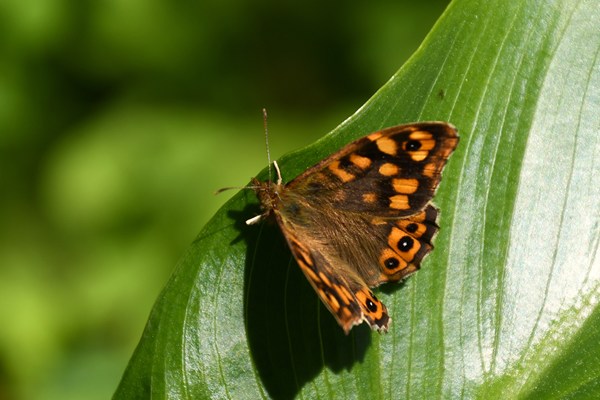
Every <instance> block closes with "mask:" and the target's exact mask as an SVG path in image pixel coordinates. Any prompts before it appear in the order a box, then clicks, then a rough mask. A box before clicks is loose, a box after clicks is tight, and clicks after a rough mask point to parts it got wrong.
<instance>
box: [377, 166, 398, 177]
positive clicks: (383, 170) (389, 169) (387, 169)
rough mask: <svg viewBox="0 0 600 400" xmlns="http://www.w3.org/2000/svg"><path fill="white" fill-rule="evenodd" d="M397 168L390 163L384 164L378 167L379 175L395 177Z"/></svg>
mask: <svg viewBox="0 0 600 400" xmlns="http://www.w3.org/2000/svg"><path fill="white" fill-rule="evenodd" d="M398 171H399V168H398V166H397V165H395V164H392V163H385V164H382V165H381V167H379V173H380V174H381V175H383V176H393V175H397V174H398Z"/></svg>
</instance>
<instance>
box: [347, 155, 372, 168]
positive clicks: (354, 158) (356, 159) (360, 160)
mask: <svg viewBox="0 0 600 400" xmlns="http://www.w3.org/2000/svg"><path fill="white" fill-rule="evenodd" d="M350 162H351V163H352V164H354V165H356V166H357V167H358V168H360V169H367V168H369V167H370V166H371V159H370V158H367V157H363V156H359V155H358V154H350Z"/></svg>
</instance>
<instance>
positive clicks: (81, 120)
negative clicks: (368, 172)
mask: <svg viewBox="0 0 600 400" xmlns="http://www.w3.org/2000/svg"><path fill="white" fill-rule="evenodd" d="M447 3H448V1H447V0H431V1H425V2H414V1H409V0H402V1H390V0H376V1H371V2H321V1H315V0H306V1H303V2H278V1H254V2H249V1H241V0H232V1H228V2H224V1H222V0H208V1H207V0H204V1H187V0H178V1H173V0H128V1H126V0H104V1H91V0H73V1H68V0H3V1H2V2H0V184H1V185H2V191H1V195H0V218H1V221H2V222H1V224H0V317H1V320H2V328H0V399H82V398H85V399H105V398H108V397H110V395H111V394H112V392H113V391H114V389H115V388H116V386H117V383H118V381H119V379H120V376H121V374H122V372H123V371H124V369H125V366H126V364H127V361H128V359H129V357H130V355H131V354H132V352H133V349H134V348H135V345H136V343H137V341H138V339H139V336H140V334H141V332H142V330H143V327H144V324H145V321H146V318H147V316H148V314H149V312H150V310H151V307H152V304H153V302H154V300H155V298H156V297H157V295H158V294H159V292H160V290H161V287H162V286H163V285H164V284H165V283H166V281H167V279H168V277H169V275H170V273H171V271H172V269H173V267H174V266H175V264H176V262H177V260H178V257H179V256H180V255H181V254H182V252H183V250H184V249H185V248H186V247H187V246H188V244H189V243H190V242H191V241H192V240H193V239H194V237H195V235H196V234H197V233H198V232H199V231H200V229H201V227H202V226H203V224H204V223H205V222H206V221H207V220H208V219H209V218H210V216H211V215H212V214H213V213H214V212H215V211H216V209H217V208H218V207H219V206H220V205H221V204H223V203H224V202H225V201H226V200H227V198H228V197H229V196H231V195H232V194H233V193H224V194H222V195H219V196H214V195H213V193H214V191H215V190H216V189H218V188H220V187H223V186H229V185H244V184H245V183H247V181H248V180H249V178H250V177H251V176H253V175H254V174H255V173H256V172H258V171H259V170H260V169H261V168H262V167H264V166H265V165H266V156H265V151H264V142H263V128H262V117H261V111H260V110H261V108H262V107H267V109H268V110H269V113H270V114H269V115H270V116H269V129H270V134H271V146H272V155H273V157H278V156H280V155H281V154H283V153H284V152H287V151H291V150H294V149H297V148H299V147H301V146H304V145H307V144H309V143H310V142H312V141H313V140H315V139H316V138H318V137H320V136H322V135H323V134H325V133H326V132H328V131H329V130H331V129H332V128H334V127H335V126H336V125H337V124H338V123H340V122H341V121H342V120H343V119H345V118H346V117H348V116H349V115H351V114H352V113H353V112H354V111H355V110H356V109H357V108H358V107H360V106H361V105H362V104H363V103H364V102H365V101H366V100H367V99H368V98H369V97H370V96H371V95H372V94H373V93H374V92H375V91H376V90H377V89H378V88H379V87H380V86H381V85H382V84H383V83H384V82H385V81H386V80H387V79H389V78H390V77H391V76H392V74H393V73H394V72H395V71H396V70H397V69H398V68H399V67H400V66H401V65H402V63H403V62H404V61H405V60H406V59H407V58H408V57H409V56H410V54H411V53H412V52H413V51H414V50H415V49H416V48H417V47H418V45H419V43H420V42H421V40H422V39H423V38H424V37H425V35H426V33H427V32H428V31H429V29H430V28H431V26H432V25H433V23H434V22H435V20H436V19H437V18H438V17H439V15H440V14H441V13H442V11H443V9H444V8H445V7H446V5H447Z"/></svg>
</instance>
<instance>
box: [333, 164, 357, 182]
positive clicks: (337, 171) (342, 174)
mask: <svg viewBox="0 0 600 400" xmlns="http://www.w3.org/2000/svg"><path fill="white" fill-rule="evenodd" d="M328 168H329V170H330V171H331V172H332V173H333V174H334V175H335V176H337V177H338V178H340V179H341V180H342V182H350V181H351V180H353V179H354V178H356V177H355V176H354V175H352V174H351V173H349V172H346V171H344V170H343V169H342V168H340V162H339V161H334V162H332V163H331V164H329V165H328Z"/></svg>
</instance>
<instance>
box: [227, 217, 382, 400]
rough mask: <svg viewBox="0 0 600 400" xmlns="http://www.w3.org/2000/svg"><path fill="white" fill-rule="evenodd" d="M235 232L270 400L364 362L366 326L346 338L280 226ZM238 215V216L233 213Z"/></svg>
mask: <svg viewBox="0 0 600 400" xmlns="http://www.w3.org/2000/svg"><path fill="white" fill-rule="evenodd" d="M256 210H257V209H256V207H252V206H249V207H247V209H246V210H245V211H244V212H243V213H241V215H236V216H233V218H234V220H236V221H241V222H240V223H239V226H238V228H239V230H240V232H241V237H242V238H243V239H244V240H246V242H247V246H248V247H247V248H248V252H247V255H246V266H245V279H244V281H245V284H244V297H245V304H244V306H245V325H246V332H247V335H248V343H249V347H250V351H251V353H252V357H253V361H254V365H255V367H256V369H257V370H258V373H259V375H260V378H261V380H262V382H263V384H264V386H265V388H266V389H267V391H268V392H269V396H270V397H272V398H274V399H292V398H294V397H296V395H297V394H298V392H299V391H300V389H301V388H302V387H303V386H304V385H305V384H306V383H308V382H310V381H311V380H312V379H313V378H314V377H316V376H317V375H318V374H319V373H320V371H321V370H322V369H323V368H324V367H327V368H328V369H330V370H331V371H333V372H334V373H336V372H339V371H341V370H343V369H351V368H352V366H353V365H354V364H355V363H356V362H361V361H362V360H363V359H364V355H365V352H366V350H367V347H368V346H369V345H370V343H371V330H370V329H369V328H368V327H367V326H366V325H364V324H363V325H361V326H358V327H355V328H354V329H353V330H352V331H351V333H350V334H349V335H348V336H346V335H345V334H344V332H343V330H342V328H340V326H339V325H338V324H337V322H336V321H335V319H334V317H333V316H332V315H331V314H330V313H329V311H328V310H327V308H326V307H325V306H324V305H323V304H322V303H321V301H320V300H319V298H318V297H317V294H316V293H315V291H314V290H313V288H312V287H311V286H310V284H309V283H308V281H307V279H306V278H305V277H304V275H303V274H302V271H301V270H300V268H299V267H298V265H297V264H296V261H295V260H294V258H293V256H292V254H291V252H290V250H289V248H288V245H287V243H286V241H285V238H284V237H283V234H282V233H281V231H280V229H279V227H278V226H277V224H276V223H275V222H274V221H271V220H268V221H264V222H261V223H259V224H257V225H252V226H246V225H245V223H244V221H245V220H246V219H247V218H249V217H251V216H253V215H256ZM236 214H237V213H236Z"/></svg>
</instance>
